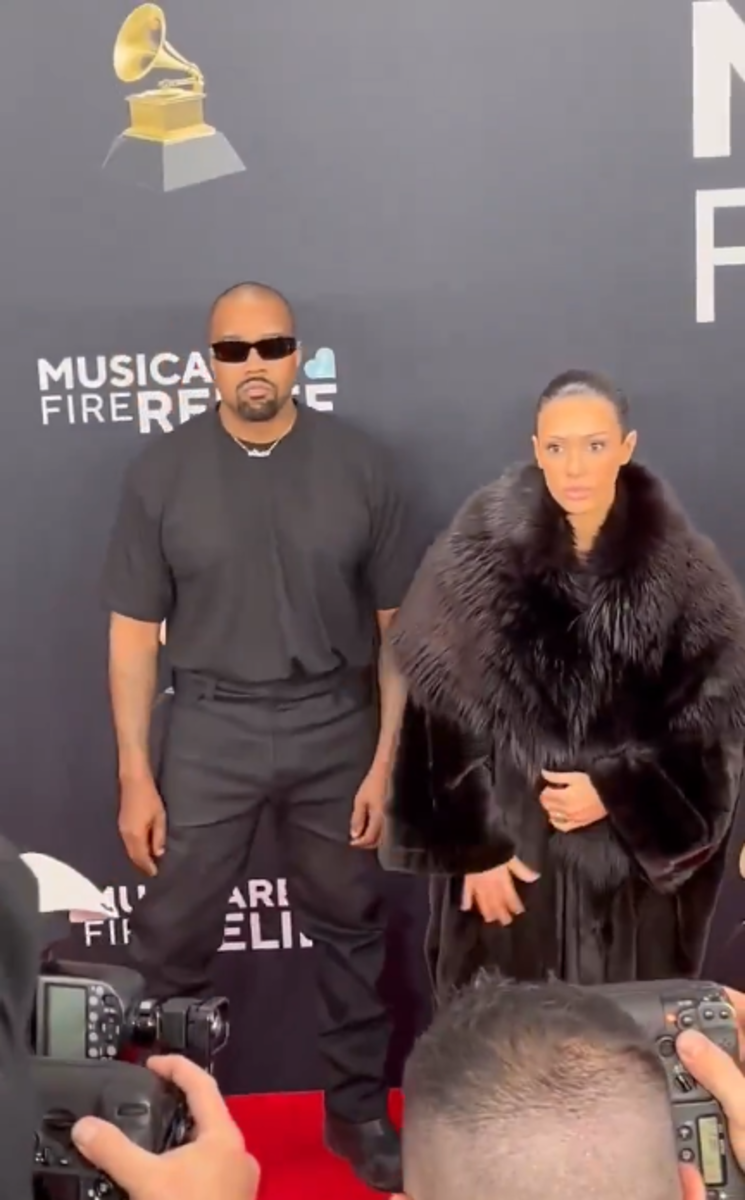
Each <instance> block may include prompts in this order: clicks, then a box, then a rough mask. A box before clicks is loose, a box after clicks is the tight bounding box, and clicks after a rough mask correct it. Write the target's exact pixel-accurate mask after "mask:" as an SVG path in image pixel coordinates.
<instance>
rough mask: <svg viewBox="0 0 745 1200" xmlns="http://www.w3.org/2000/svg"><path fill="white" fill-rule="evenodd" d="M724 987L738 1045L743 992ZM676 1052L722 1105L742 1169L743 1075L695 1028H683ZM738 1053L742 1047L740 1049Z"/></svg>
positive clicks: (744, 1012)
mask: <svg viewBox="0 0 745 1200" xmlns="http://www.w3.org/2000/svg"><path fill="white" fill-rule="evenodd" d="M726 990H727V996H728V998H729V1001H730V1003H731V1004H732V1007H733V1008H734V1010H735V1014H736V1016H737V1023H738V1026H739V1029H740V1046H741V1047H742V1045H743V1039H742V1034H743V1030H745V996H743V995H742V993H741V992H734V991H730V989H729V988H727V989H726ZM676 1046H677V1050H678V1055H679V1056H680V1060H681V1062H682V1063H683V1066H684V1067H686V1069H687V1070H688V1071H690V1073H691V1075H693V1077H694V1079H697V1080H698V1082H699V1083H700V1084H701V1085H702V1086H703V1087H705V1088H706V1090H707V1091H709V1092H711V1094H712V1096H714V1098H715V1099H716V1100H718V1101H719V1103H720V1104H721V1106H722V1110H723V1112H724V1115H725V1117H726V1118H727V1129H728V1132H729V1140H730V1143H731V1145H732V1151H733V1153H734V1155H735V1158H736V1159H737V1161H738V1163H739V1164H740V1169H741V1170H743V1171H745V1078H744V1077H743V1074H742V1071H741V1070H740V1069H739V1067H738V1066H737V1064H736V1063H735V1062H733V1060H732V1059H731V1058H730V1056H729V1054H727V1053H726V1052H725V1051H724V1050H722V1049H721V1048H720V1047H719V1046H716V1045H715V1044H714V1042H712V1041H710V1040H709V1038H707V1037H706V1035H705V1034H703V1033H699V1032H698V1030H694V1029H687V1030H686V1031H685V1032H684V1033H681V1034H680V1035H679V1036H678V1038H677V1041H676ZM741 1054H742V1050H741Z"/></svg>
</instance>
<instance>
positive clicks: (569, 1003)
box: [403, 977, 703, 1200]
mask: <svg viewBox="0 0 745 1200" xmlns="http://www.w3.org/2000/svg"><path fill="white" fill-rule="evenodd" d="M404 1093H405V1097H406V1122H405V1126H404V1147H403V1151H404V1184H405V1187H406V1193H407V1196H408V1198H409V1200H462V1198H464V1197H468V1200H495V1197H496V1196H500V1197H504V1198H505V1200H576V1198H577V1197H578V1196H581V1197H582V1200H618V1197H619V1196H622V1195H633V1196H634V1200H679V1198H680V1197H681V1195H682V1196H684V1198H685V1200H701V1198H702V1196H703V1186H702V1184H701V1182H700V1180H699V1178H698V1176H697V1174H696V1173H695V1172H694V1171H690V1170H689V1171H685V1172H683V1173H679V1170H678V1161H677V1154H676V1149H675V1142H674V1137H673V1130H672V1121H671V1116H670V1109H669V1103H668V1093H667V1086H666V1082H665V1076H664V1073H663V1070H662V1067H661V1065H660V1063H659V1061H658V1059H657V1057H656V1055H655V1052H654V1051H653V1050H652V1048H651V1047H650V1045H649V1043H648V1042H647V1040H646V1039H645V1037H644V1035H643V1034H642V1032H641V1031H640V1030H639V1028H638V1027H637V1026H636V1025H635V1024H634V1022H633V1021H632V1020H631V1018H630V1017H628V1016H627V1015H626V1014H625V1013H623V1012H621V1011H620V1010H619V1009H618V1008H616V1006H615V1005H613V1004H612V1003H610V1002H609V1001H608V1000H607V999H605V998H603V997H601V996H597V995H593V993H592V992H584V991H581V990H579V989H575V988H571V987H568V986H567V985H563V984H545V985H515V986H508V985H505V984H503V983H500V982H498V981H496V980H494V979H489V978H488V977H482V978H481V979H479V980H478V981H477V983H476V984H475V985H472V986H471V987H470V988H468V989H467V990H465V991H464V992H463V993H462V994H461V995H460V996H458V997H456V998H455V999H454V1000H453V1001H452V1003H451V1004H449V1005H448V1006H446V1007H445V1008H443V1009H442V1010H441V1011H440V1012H439V1013H438V1015H437V1016H436V1018H435V1020H434V1023H433V1024H432V1026H431V1028H430V1029H429V1030H428V1031H427V1033H425V1034H424V1036H423V1037H422V1038H421V1039H420V1041H419V1042H418V1044H417V1046H416V1048H415V1050H414V1052H413V1054H412V1056H411V1058H410V1059H409V1062H408V1064H407V1068H406V1075H405V1080H404Z"/></svg>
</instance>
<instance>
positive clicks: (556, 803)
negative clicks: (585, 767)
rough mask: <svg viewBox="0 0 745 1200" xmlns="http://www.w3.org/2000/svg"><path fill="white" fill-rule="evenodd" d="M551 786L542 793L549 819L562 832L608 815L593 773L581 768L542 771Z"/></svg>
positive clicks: (590, 823)
mask: <svg viewBox="0 0 745 1200" xmlns="http://www.w3.org/2000/svg"><path fill="white" fill-rule="evenodd" d="M541 774H542V775H543V778H544V779H545V780H546V781H547V782H548V784H549V786H548V787H545V788H544V789H543V791H542V792H541V795H540V801H541V804H542V805H543V807H544V808H545V810H546V812H547V814H548V819H549V821H550V823H551V825H552V826H553V828H554V829H556V830H558V832H559V833H573V832H574V830H575V829H584V828H585V826H587V825H594V824H595V822H596V821H602V820H603V818H604V817H606V816H607V812H606V809H605V806H604V804H603V801H602V800H601V799H600V796H599V795H598V793H597V790H596V788H595V785H594V783H593V782H592V780H591V779H590V776H589V775H585V774H583V773H582V772H581V771H541Z"/></svg>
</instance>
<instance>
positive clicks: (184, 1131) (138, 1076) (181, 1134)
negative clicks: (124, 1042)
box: [32, 1058, 191, 1200]
mask: <svg viewBox="0 0 745 1200" xmlns="http://www.w3.org/2000/svg"><path fill="white" fill-rule="evenodd" d="M32 1073H33V1081H34V1089H35V1093H36V1101H37V1114H38V1119H37V1132H36V1139H35V1147H34V1180H35V1188H34V1191H35V1196H37V1197H39V1198H40V1200H41V1198H44V1200H57V1198H58V1197H65V1200H67V1197H71V1198H72V1197H75V1200H77V1196H78V1195H80V1196H85V1197H87V1198H90V1200H124V1198H125V1195H126V1194H125V1193H124V1192H122V1191H121V1190H120V1189H119V1188H118V1187H117V1186H116V1185H115V1184H114V1183H113V1182H112V1181H111V1180H110V1179H108V1178H107V1177H106V1176H105V1175H104V1174H103V1173H102V1172H101V1171H99V1170H97V1168H96V1167H93V1166H91V1164H90V1163H89V1162H87V1161H86V1159H84V1158H83V1157H82V1155H80V1154H79V1153H78V1151H77V1150H76V1149H75V1146H74V1145H73V1143H72V1140H71V1131H72V1127H73V1125H74V1124H75V1123H76V1121H78V1120H79V1119H80V1118H81V1117H86V1116H95V1117H100V1118H102V1119H103V1120H104V1121H110V1122H111V1123H112V1124H114V1125H116V1126H117V1128H118V1129H120V1130H121V1131H122V1133H124V1134H126V1136H127V1137H128V1138H130V1139H131V1140H132V1141H133V1142H134V1143H135V1144H136V1145H138V1146H140V1147H141V1148H142V1149H143V1150H149V1151H150V1152H151V1153H153V1154H161V1153H162V1152H163V1151H165V1150H170V1149H172V1148H173V1147H175V1146H180V1145H183V1143H184V1142H186V1141H188V1140H189V1136H190V1133H191V1118H190V1116H189V1112H188V1110H187V1107H186V1103H185V1100H184V1097H183V1096H182V1095H181V1093H180V1092H179V1091H178V1090H177V1089H176V1088H173V1087H171V1086H170V1085H169V1084H167V1083H165V1082H164V1081H163V1080H162V1079H159V1078H158V1076H157V1075H154V1074H153V1072H152V1071H148V1069H147V1068H146V1067H140V1066H135V1065H133V1064H129V1063H119V1062H106V1063H92V1062H76V1061H72V1062H62V1061H57V1060H55V1059H48V1058H47V1059H45V1058H39V1059H34V1061H33V1064H32Z"/></svg>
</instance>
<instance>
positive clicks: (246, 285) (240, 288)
mask: <svg viewBox="0 0 745 1200" xmlns="http://www.w3.org/2000/svg"><path fill="white" fill-rule="evenodd" d="M241 293H245V294H249V295H250V294H254V295H257V296H269V297H271V298H272V299H273V300H277V301H279V303H280V304H281V305H283V307H284V308H285V309H286V310H287V315H288V316H289V318H290V328H291V329H292V331H293V332H294V330H295V312H294V310H293V307H292V305H291V304H290V301H289V300H288V299H287V297H286V296H285V295H283V294H282V292H280V291H279V290H278V289H277V288H275V287H271V286H270V285H269V284H268V283H259V282H258V281H256V280H250V279H249V280H244V281H243V282H242V283H233V284H231V285H230V287H229V288H226V289H225V291H224V292H220V295H219V296H218V297H217V298H216V299H215V300H214V301H213V303H212V308H211V309H210V316H209V320H210V324H211V323H212V318H213V317H214V315H215V312H216V310H217V308H218V306H219V305H220V304H222V302H223V300H229V299H230V297H231V296H238V295H240V294H241Z"/></svg>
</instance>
